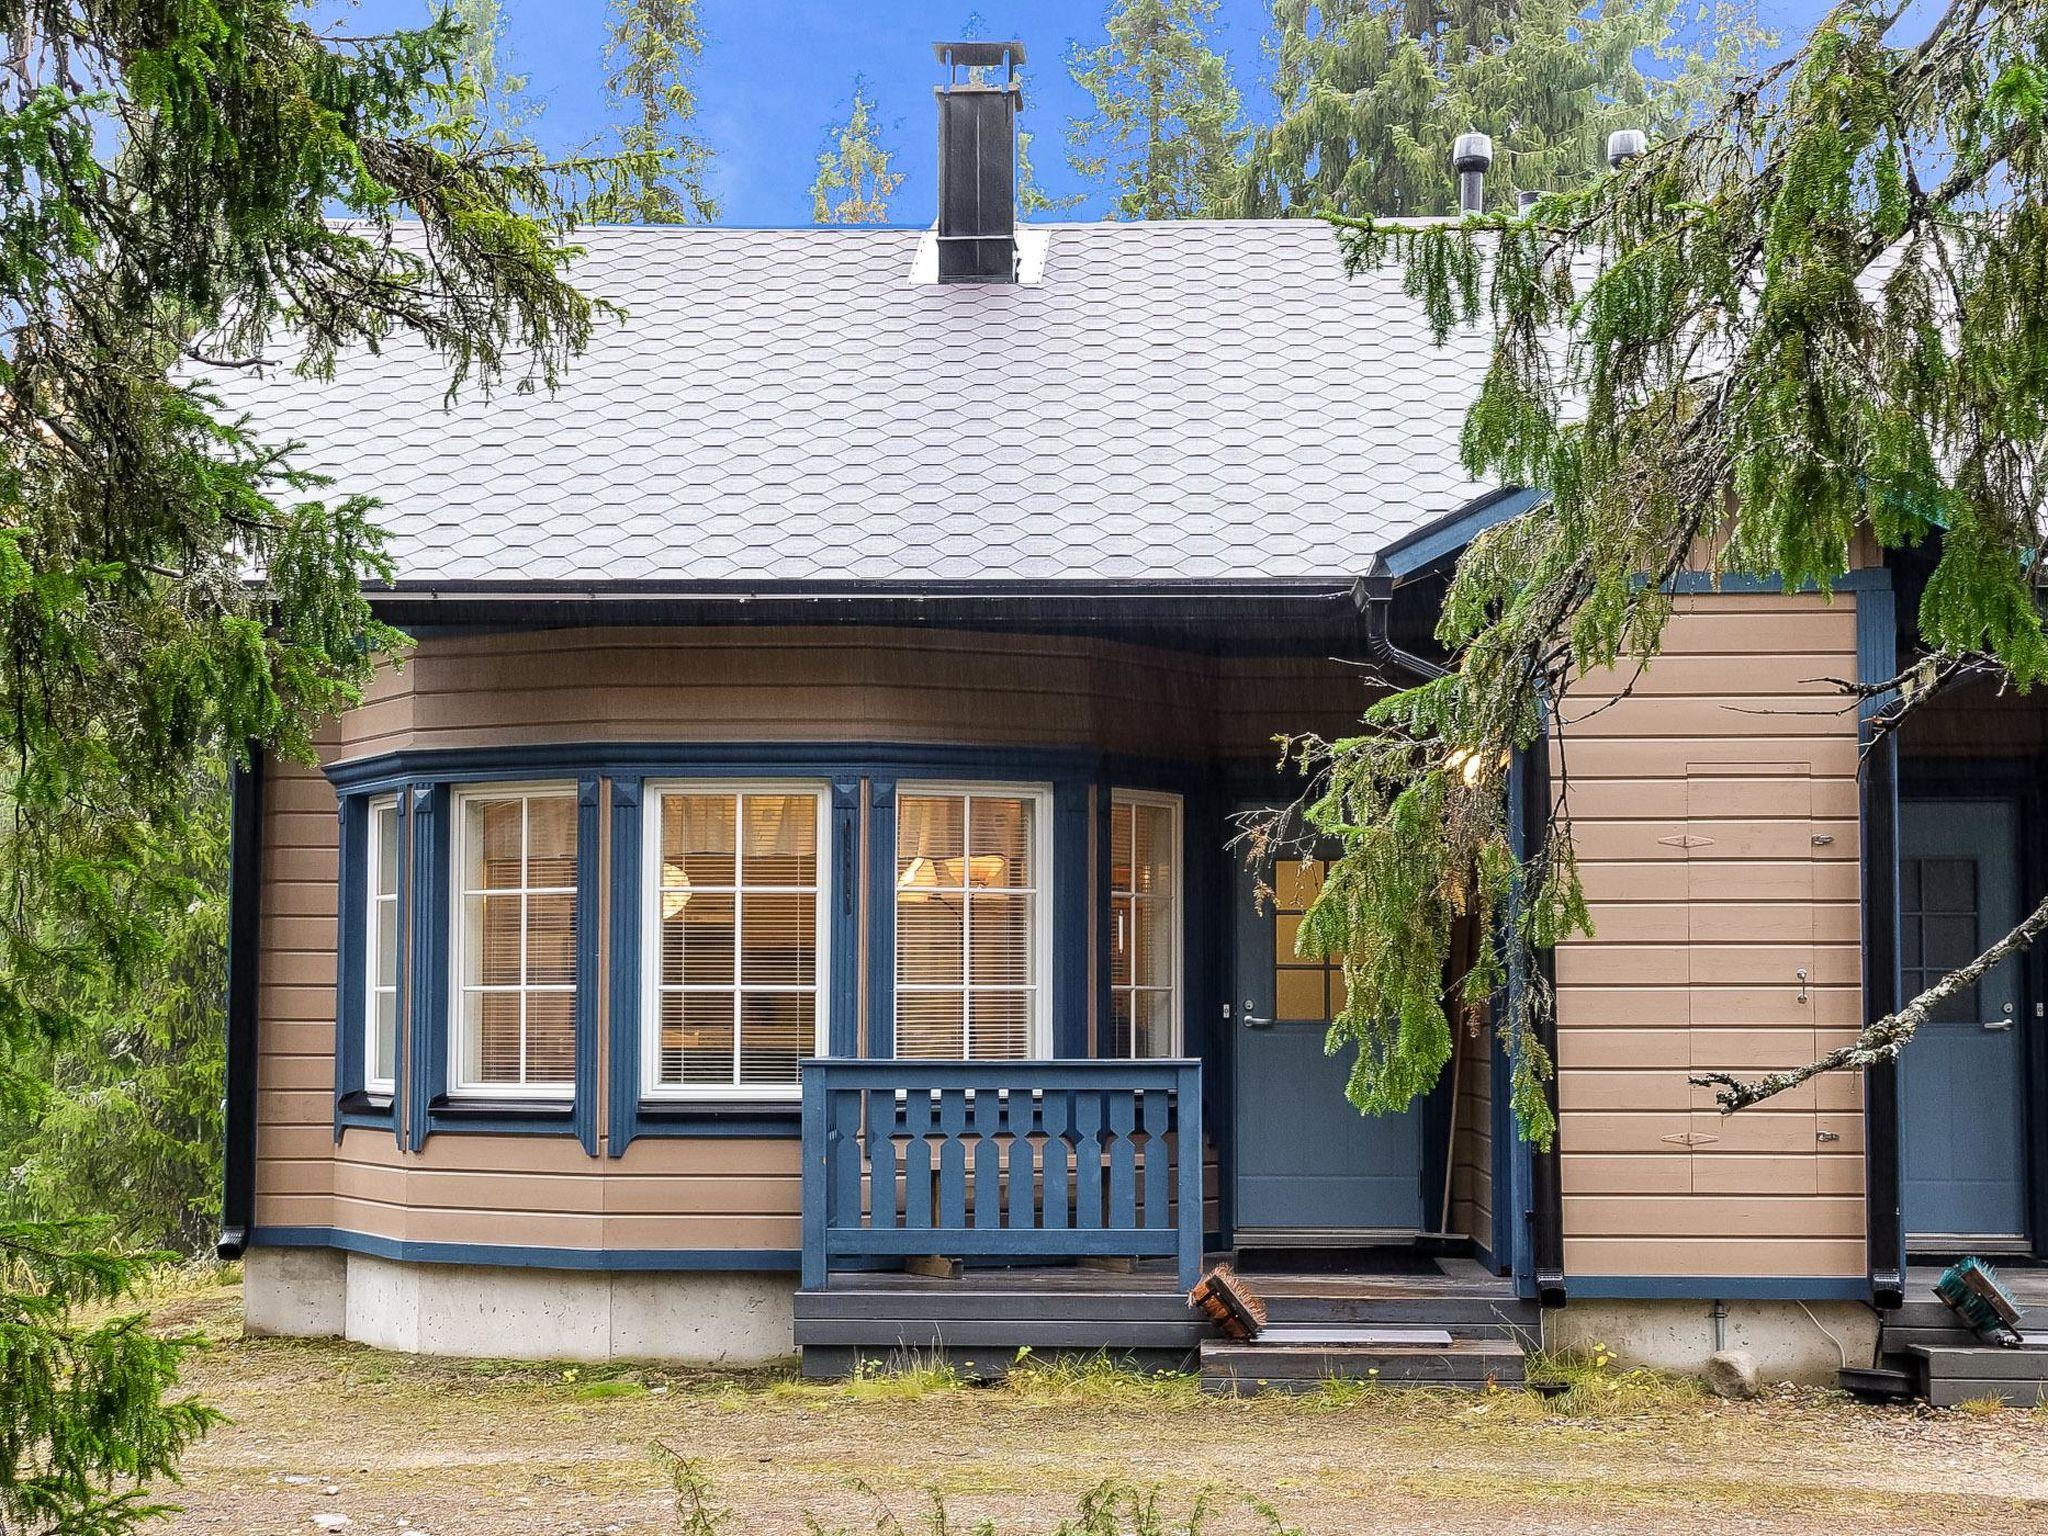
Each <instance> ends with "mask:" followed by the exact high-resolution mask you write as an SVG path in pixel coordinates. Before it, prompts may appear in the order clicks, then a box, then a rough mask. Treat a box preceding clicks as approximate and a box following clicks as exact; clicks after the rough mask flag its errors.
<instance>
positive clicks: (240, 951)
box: [214, 741, 263, 1259]
mask: <svg viewBox="0 0 2048 1536" xmlns="http://www.w3.org/2000/svg"><path fill="white" fill-rule="evenodd" d="M245 750H246V751H247V753H248V759H247V761H246V762H245V763H243V764H240V765H237V766H236V768H235V769H234V772H233V777H232V785H231V796H232V798H231V802H230V808H229V841H228V991H227V1071H226V1081H225V1084H224V1086H223V1095H224V1096H223V1100H222V1104H221V1119H222V1140H223V1147H222V1161H221V1199H220V1237H219V1239H218V1240H217V1241H216V1242H215V1244H214V1251H215V1252H217V1253H218V1254H219V1255H220V1256H221V1257H222V1258H224V1259H238V1258H240V1257H241V1256H242V1252H243V1250H244V1249H245V1248H247V1246H248V1243H249V1228H250V1226H251V1225H252V1224H253V1222H254V1218H255V1211H256V1001H257V999H256V989H257V986H258V984H259V982H260V979H261V978H260V976H259V974H258V970H257V946H258V944H259V942H260V941H261V938H262V935H261V933H260V932H259V928H260V926H261V922H262V908H263V752H262V747H261V745H260V744H259V743H257V742H254V741H252V742H250V743H248V745H247V747H246V749H245Z"/></svg>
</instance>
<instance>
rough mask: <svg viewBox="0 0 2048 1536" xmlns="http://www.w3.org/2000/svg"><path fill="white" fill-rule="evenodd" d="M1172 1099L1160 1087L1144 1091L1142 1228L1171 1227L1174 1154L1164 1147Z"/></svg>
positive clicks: (1171, 1096) (1168, 1093)
mask: <svg viewBox="0 0 2048 1536" xmlns="http://www.w3.org/2000/svg"><path fill="white" fill-rule="evenodd" d="M1172 1101H1173V1095H1172V1094H1171V1093H1170V1092H1169V1091H1168V1090H1167V1089H1165V1088H1163V1087H1153V1088H1147V1089H1145V1090H1144V1105H1143V1108H1144V1116H1145V1225H1146V1226H1147V1227H1154V1228H1156V1227H1170V1226H1172V1225H1173V1213H1172V1212H1171V1211H1170V1210H1168V1209H1167V1202H1168V1193H1167V1192H1168V1191H1169V1190H1171V1189H1172V1188H1173V1184H1172V1182H1171V1179H1170V1177H1169V1176H1170V1175H1171V1173H1172V1171H1173V1154H1172V1151H1171V1149H1170V1148H1168V1146H1167V1144H1166V1129H1167V1125H1168V1123H1169V1122H1170V1120H1171V1118H1172V1109H1173V1102H1172Z"/></svg>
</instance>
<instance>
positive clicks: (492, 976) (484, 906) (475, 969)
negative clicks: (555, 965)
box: [462, 896, 524, 987]
mask: <svg viewBox="0 0 2048 1536" xmlns="http://www.w3.org/2000/svg"><path fill="white" fill-rule="evenodd" d="M462 905H463V908H464V910H465V917H464V923H465V924H466V927H465V930H464V931H465V935H466V937H465V939H464V942H463V954H462V957H463V961H464V967H463V970H464V975H463V981H464V982H465V983H466V984H467V985H469V986H472V987H516V986H518V985H519V951H520V933H519V929H520V920H521V919H520V914H521V910H522V907H523V905H524V903H523V900H522V898H520V897H518V896H465V897H464V898H463V899H462Z"/></svg>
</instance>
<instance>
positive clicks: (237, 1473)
mask: <svg viewBox="0 0 2048 1536" xmlns="http://www.w3.org/2000/svg"><path fill="white" fill-rule="evenodd" d="M159 1314H160V1316H161V1318H162V1320H163V1321H164V1322H165V1323H166V1324H167V1325H170V1326H174V1327H178V1328H183V1329H196V1330H197V1331H199V1332H200V1333H202V1334H204V1335H205V1336H207V1337H208V1339H209V1340H210V1341H211V1342H210V1344H209V1347H208V1348H207V1349H205V1350H204V1351H203V1352H202V1353H200V1354H199V1355H198V1356H197V1357H195V1359H194V1361H193V1363H192V1366H191V1368H190V1370H189V1371H188V1373H187V1375H188V1381H189V1384H190V1385H191V1387H192V1388H193V1389H194V1390H195V1391H197V1392H198V1393H199V1394H200V1395H201V1396H202V1397H204V1398H205V1399H206V1400H207V1401H209V1402H212V1403H214V1404H216V1405H217V1406H219V1407H220V1408H222V1409H223V1410H224V1411H225V1412H226V1413H227V1414H228V1415H229V1416H230V1418H231V1419H232V1421H233V1422H232V1423H230V1424H228V1425H225V1426H223V1427H222V1428H220V1429H218V1430H217V1431H216V1432H215V1433H214V1434H213V1435H212V1436H211V1437H210V1438H209V1439H208V1440H207V1441H206V1442H205V1443H204V1444H202V1445H201V1446H199V1447H197V1448H196V1449H195V1450H194V1451H193V1452H192V1454H191V1455H190V1456H189V1457H188V1459H187V1463H186V1485H185V1487H184V1488H183V1489H182V1490H181V1491H180V1492H178V1493H177V1494H176V1495H175V1497H176V1498H177V1499H178V1500H179V1501H180V1502H182V1503H183V1504H184V1506H185V1512H184V1513H183V1514H182V1515H180V1516H178V1517H177V1518H176V1519H175V1520H173V1521H172V1522H171V1528H173V1529H175V1530H179V1531H190V1532H213V1531H224V1532H232V1533H242V1532H249V1533H257V1532H261V1533H272V1532H278V1533H284V1532H296V1533H304V1532H312V1531H317V1530H319V1529H321V1528H322V1524H321V1522H320V1521H319V1520H316V1517H325V1519H326V1524H327V1526H328V1527H329V1528H336V1529H345V1530H347V1531H348V1532H350V1533H352V1536H353V1533H371V1532H374V1533H382V1536H397V1533H400V1532H406V1533H410V1536H468V1533H490V1536H499V1533H503V1536H542V1533H545V1536H570V1533H644V1532H657V1531H662V1532H677V1533H682V1536H712V1533H713V1532H719V1533H722V1536H756V1533H776V1532H791V1533H797V1532H813V1531H817V1530H821V1529H822V1530H823V1531H825V1532H831V1533H837V1532H842V1531H844V1532H855V1531H858V1532H876V1533H878V1536H899V1533H897V1532H896V1531H895V1528H894V1527H892V1526H890V1525H889V1524H888V1523H887V1522H886V1520H885V1519H884V1517H883V1511H888V1512H890V1513H892V1514H893V1515H894V1516H895V1517H896V1518H897V1519H898V1520H900V1522H901V1526H902V1528H903V1530H904V1531H905V1532H911V1533H915V1532H919V1531H924V1530H927V1529H932V1530H936V1527H935V1526H934V1525H933V1517H932V1505H931V1498H932V1493H933V1491H936V1492H937V1494H938V1495H939V1496H940V1497H941V1498H942V1500H943V1503H944V1507H945V1514H946V1517H947V1519H948V1521H949V1522H950V1524H951V1526H952V1527H953V1528H955V1529H959V1530H962V1531H966V1530H970V1529H971V1528H972V1526H973V1525H974V1523H975V1522H977V1521H981V1520H984V1519H987V1520H990V1521H993V1522H994V1527H995V1530H996V1532H997V1536H1024V1533H1032V1536H1037V1533H1049V1532H1052V1531H1053V1530H1055V1528H1056V1527H1058V1526H1059V1524H1060V1522H1061V1521H1062V1520H1063V1519H1066V1518H1069V1517H1071V1516H1072V1515H1073V1514H1074V1512H1075V1509H1076V1505H1077V1501H1078V1500H1079V1499H1080V1498H1081V1497H1082V1496H1083V1495H1084V1494H1085V1493H1087V1491H1088V1490H1090V1489H1091V1488H1094V1487H1096V1486H1097V1485H1099V1484H1101V1483H1103V1482H1104V1481H1105V1480H1114V1481H1116V1482H1119V1483H1124V1484H1130V1485H1133V1486H1135V1487H1137V1488H1140V1489H1148V1490H1150V1489H1156V1490H1157V1496H1158V1501H1159V1509H1160V1510H1161V1512H1162V1513H1163V1514H1164V1515H1166V1516H1167V1517H1169V1518H1170V1521H1171V1524H1170V1525H1169V1526H1168V1527H1167V1528H1168V1529H1179V1528H1181V1527H1182V1526H1183V1525H1184V1522H1185V1520H1186V1517H1187V1514H1188V1512H1189V1511H1190V1510H1191V1509H1192V1508H1193V1507H1194V1506H1195V1504H1196V1503H1197V1501H1199V1500H1201V1499H1203V1498H1204V1497H1205V1495H1206V1497H1207V1499H1208V1500H1209V1508H1210V1514H1209V1517H1208V1520H1207V1523H1206V1527H1205V1528H1206V1529H1207V1530H1209V1531H1211V1532H1213V1533H1216V1536H1224V1533H1228V1532H1236V1531H1246V1532H1252V1531H1267V1532H1271V1531H1273V1530H1274V1529H1275V1521H1276V1520H1277V1521H1278V1522H1280V1523H1281V1524H1284V1526H1285V1527H1287V1528H1288V1529H1290V1530H1298V1531H1301V1532H1304V1533H1311V1536H1325V1533H1349V1532H1353V1531H1364V1530H1371V1531H1374V1532H1408V1531H1415V1532H1424V1531H1426V1532H1432V1533H1444V1536H1459V1533H1464V1532H1472V1533H1475V1536H1476V1533H1480V1532H1484V1533H1486V1536H1497V1533H1498V1532H1500V1531H1501V1530H1502V1529H1504V1528H1505V1529H1507V1530H1510V1531H1513V1532H1516V1533H1517V1536H1522V1533H1545V1532H1560V1533H1563V1532H1571V1533H1589V1536H1590V1533H1608V1532H1612V1533H1616V1536H1621V1533H1628V1536H1636V1533H1640V1532H1644V1531H1666V1530H1669V1531H1679V1530H1682V1531H1684V1532H1685V1533H1686V1536H1699V1533H1707V1532H1769V1533H1779V1532H1827V1533H1829V1536H1836V1533H1839V1532H1841V1531H1843V1530H1846V1529H1851V1528H1861V1529H1864V1530H1882V1531H1886V1532H1916V1531H1926V1532H1941V1533H1943V1536H1966V1533H1973V1532H1999V1533H2009V1532H2015V1531H2021V1530H2040V1531H2043V1532H2048V1410H2041V1409H2035V1410H2004V1411H1998V1412H1987V1413H1984V1414H1971V1413H1968V1412H1964V1411H1956V1410H1951V1411H1947V1412H1933V1411H1929V1410H1925V1409H1913V1410H1902V1409H1876V1408H1866V1407H1861V1406H1858V1405H1855V1404H1852V1403H1850V1402H1849V1401H1848V1400H1847V1399H1845V1398H1842V1397H1840V1396H1838V1395H1836V1394H1833V1393H1823V1392H1817V1391H1812V1390H1793V1389H1782V1390H1779V1391H1775V1392H1772V1393H1769V1394H1767V1395H1766V1396H1765V1398H1764V1399H1763V1400H1761V1401H1759V1402H1755V1403H1744V1404H1730V1403H1721V1402H1717V1401H1715V1400H1713V1399H1707V1398H1702V1397H1700V1396H1699V1395H1698V1394H1697V1392H1696V1391H1694V1390H1692V1389H1689V1388H1685V1387H1682V1386H1673V1385H1669V1384H1665V1383H1661V1382H1655V1381H1647V1380H1643V1379H1640V1378H1635V1377H1628V1376H1620V1375H1617V1376H1614V1377H1612V1378H1608V1377H1602V1378H1600V1379H1598V1380H1597V1381H1596V1382H1595V1383H1594V1384H1593V1385H1591V1386H1589V1387H1588V1388H1586V1389H1583V1390H1582V1391H1581V1392H1580V1393H1579V1394H1578V1399H1577V1401H1576V1402H1575V1403H1574V1404H1573V1406H1572V1408H1571V1410H1570V1411H1568V1412H1560V1411H1559V1410H1557V1409H1556V1408H1554V1407H1551V1406H1548V1405H1545V1404H1542V1403H1539V1402H1538V1401H1536V1400H1535V1399H1534V1398H1532V1397H1529V1396H1527V1395H1524V1394H1521V1393H1497V1394H1492V1395H1487V1396H1461V1395H1452V1394H1444V1395H1437V1394H1415V1393H1411V1394H1403V1393H1394V1392H1385V1393H1350V1394H1342V1395H1336V1394H1332V1395H1328V1396H1325V1397H1321V1398H1310V1399H1304V1400H1282V1399H1259V1400H1249V1401H1244V1402H1216V1401H1208V1400H1203V1399H1201V1398H1200V1397H1199V1396H1198V1395H1197V1394H1195V1393H1193V1392H1192V1391H1191V1390H1189V1388H1188V1385H1187V1383H1186V1382H1185V1381H1184V1380H1176V1381H1169V1382H1162V1383H1130V1382H1128V1381H1125V1382H1123V1383H1121V1384H1119V1383H1118V1382H1116V1381H1114V1380H1111V1381H1104V1380H1102V1379H1100V1378H1099V1376H1098V1377H1094V1378H1087V1379H1080V1380H1072V1379H1057V1378H1055V1379H1041V1380H1040V1381H1038V1382H1037V1383H1036V1384H1035V1385H1033V1386H1029V1387H1024V1388H1015V1387H1010V1388H996V1389H990V1388H981V1389H976V1388H955V1387H947V1386H944V1385H938V1386H933V1385H931V1384H930V1383H927V1382H922V1381H919V1380H916V1379H909V1378H906V1379H901V1380H883V1379H877V1380H870V1381H865V1382H861V1383H857V1384H854V1385H852V1386H850V1387H832V1388H819V1387H808V1386H802V1385H799V1384H797V1383H795V1382H794V1381H792V1380H790V1379H789V1377H788V1376H787V1375H786V1374H776V1373H754V1374H750V1375H744V1376H736V1375H719V1374H713V1373H691V1372H680V1371H672V1370H661V1369H654V1368H649V1369H645V1370H634V1369H624V1370H619V1369H610V1368H608V1369H606V1370H603V1371H593V1370H591V1369H589V1368H584V1369H581V1370H577V1369H571V1368H565V1367H548V1366H530V1365H513V1364H507V1363H503V1362H495V1363H494V1362H458V1361H435V1360H420V1359H414V1358H410V1357H406V1356H398V1355H386V1354H379V1353H377V1352H375V1351H371V1350H366V1349H362V1348H360V1347H357V1346H353V1345H346V1344H337V1343H326V1342H318V1343H313V1342H302V1341H283V1340H267V1341H266V1340H243V1339H242V1338H241V1337H240V1336H239V1332H240V1314H239V1297H238V1296H237V1294H236V1293H235V1292H234V1291H233V1290H232V1289H231V1288H224V1289H221V1290H218V1291H213V1292H208V1293H205V1294H202V1295H199V1296H195V1297H186V1298H182V1299H179V1300H176V1301H173V1302H168V1303H165V1304H164V1305H162V1306H161V1307H160V1308H159ZM664 1448H665V1449H664ZM671 1453H672V1455H673V1456H676V1457H682V1458H688V1459H690V1460H691V1461H693V1462H694V1464H695V1466H696V1468H697V1471H698V1473H699V1475H701V1476H702V1477H703V1478H704V1479H706V1480H707V1481H708V1483H709V1485H710V1492H709V1493H708V1494H707V1495H705V1496H704V1497H703V1500H702V1502H701V1503H700V1504H699V1506H698V1508H697V1511H696V1513H697V1517H698V1518H697V1519H696V1521H695V1523H694V1524H692V1523H688V1522H687V1521H686V1518H685V1515H684V1514H679V1513H678V1510H677V1496H676V1494H675V1492H674V1488H673V1481H674V1476H673V1462H672V1460H671ZM1260 1505H1264V1506H1266V1509H1267V1511H1268V1512H1262V1511H1261V1508H1260V1507H1259V1506H1260ZM334 1517H345V1518H346V1520H347V1522H348V1524H347V1525H346V1526H345V1527H341V1526H336V1525H335V1524H334ZM878 1521H880V1522H881V1523H879V1524H878ZM813 1522H815V1523H813ZM1119 1529H1122V1527H1119Z"/></svg>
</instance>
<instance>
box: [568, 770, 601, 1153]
mask: <svg viewBox="0 0 2048 1536" xmlns="http://www.w3.org/2000/svg"><path fill="white" fill-rule="evenodd" d="M599 790H600V785H599V783H598V778H597V775H596V774H594V773H590V774H585V775H584V776H583V777H582V778H580V779H578V780H577V781H576V1109H575V1113H574V1116H573V1119H574V1122H575V1127H576V1139H577V1140H578V1141H580V1142H582V1143H583V1150H584V1151H585V1152H587V1153H588V1154H589V1155H590V1156H592V1157H595V1156H597V1028H598V1019H597V949H598V946H597V937H598V934H597V928H598V923H599V921H600V920H601V919H600V907H599V903H598V889H597V879H598V858H597V855H598V842H599V838H600V835H601V833H600V824H599V821H598V814H599V811H600V805H599V798H600V797H599Z"/></svg>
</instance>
